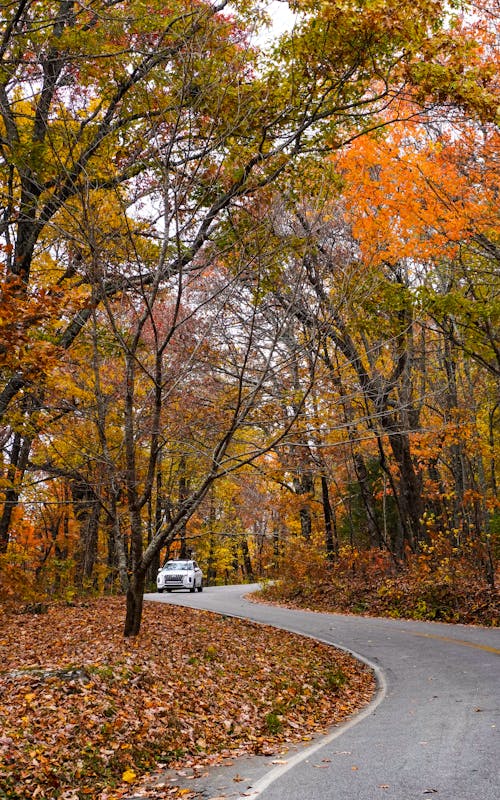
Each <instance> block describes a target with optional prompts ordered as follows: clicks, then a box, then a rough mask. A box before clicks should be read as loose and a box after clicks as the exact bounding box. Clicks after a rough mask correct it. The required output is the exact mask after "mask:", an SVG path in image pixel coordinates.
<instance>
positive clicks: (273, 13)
mask: <svg viewBox="0 0 500 800" xmlns="http://www.w3.org/2000/svg"><path fill="white" fill-rule="evenodd" d="M268 13H269V16H270V17H272V20H273V28H272V33H273V35H274V36H279V34H280V33H283V31H286V30H289V29H290V28H292V27H293V23H294V20H295V14H294V13H293V11H290V9H289V7H288V3H286V2H283V0H271V2H270V3H269V4H268Z"/></svg>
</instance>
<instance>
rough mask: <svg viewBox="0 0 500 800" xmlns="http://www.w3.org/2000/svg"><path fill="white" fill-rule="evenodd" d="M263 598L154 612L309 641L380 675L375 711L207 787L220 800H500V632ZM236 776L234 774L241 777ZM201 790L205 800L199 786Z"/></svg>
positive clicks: (217, 590) (220, 591)
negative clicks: (342, 652) (222, 618)
mask: <svg viewBox="0 0 500 800" xmlns="http://www.w3.org/2000/svg"><path fill="white" fill-rule="evenodd" d="M255 588H257V587H256V586H227V587H211V588H207V589H205V591H204V592H203V594H196V595H193V594H185V593H173V594H168V595H163V594H150V595H147V596H146V599H147V600H152V601H155V602H166V603H174V604H178V605H185V606H190V607H193V608H203V609H206V610H209V611H214V612H217V613H222V614H228V615H235V616H238V617H243V618H245V619H250V620H255V621H257V622H263V623H266V624H268V625H273V626H276V627H278V628H285V629H286V630H290V631H294V632H296V633H300V634H306V635H308V636H312V637H314V638H317V639H320V640H322V641H324V642H329V643H331V644H335V645H338V646H340V647H343V648H344V649H347V650H350V651H352V652H353V653H355V654H356V655H358V656H361V657H362V658H363V659H364V660H366V661H368V662H369V663H370V664H371V665H372V666H373V667H374V668H375V670H376V673H377V676H378V680H379V692H378V694H377V696H376V698H375V699H374V701H373V703H372V704H371V706H370V707H369V708H368V709H367V710H365V711H364V712H362V713H361V714H360V715H358V716H356V717H354V718H352V719H351V720H350V721H349V722H348V723H346V724H344V725H343V726H340V727H339V728H338V729H334V730H333V731H332V733H331V734H330V735H329V736H327V737H325V738H323V739H321V740H318V741H317V742H316V743H315V744H314V745H313V746H312V747H309V748H302V749H299V750H298V751H296V752H295V753H292V754H291V755H290V756H289V757H288V756H285V757H284V758H283V759H281V760H283V761H286V763H284V764H283V763H282V764H278V765H276V764H275V765H274V766H273V764H272V762H271V763H269V759H267V760H266V759H256V760H252V761H250V760H249V761H247V762H245V763H244V766H243V767H241V766H240V771H241V769H243V770H244V772H243V773H241V776H238V778H237V780H240V777H243V778H244V781H241V783H237V784H235V783H234V780H235V779H234V777H233V778H232V779H231V778H228V777H226V780H225V781H224V777H223V776H222V775H221V774H218V775H217V776H216V778H215V779H214V778H213V776H212V778H211V779H210V780H205V784H204V785H203V786H200V787H199V790H200V793H201V796H203V797H206V798H211V797H215V796H217V800H218V799H219V797H221V798H222V797H224V798H229V797H241V796H247V797H248V796H250V797H261V798H262V800H285V799H286V800H377V799H378V798H380V799H381V800H425V798H426V797H435V798H436V800H499V798H500V658H499V656H500V630H499V629H487V628H480V627H469V626H465V625H444V624H439V623H425V622H412V621H403V620H390V619H381V618H366V617H354V616H345V615H340V614H320V613H314V612H307V611H294V610H289V609H286V608H280V607H276V606H268V605H262V604H258V603H251V602H248V601H247V600H245V599H244V594H247V593H248V592H249V591H251V590H252V589H255ZM233 775H234V771H233ZM191 786H192V787H193V788H194V786H193V783H191Z"/></svg>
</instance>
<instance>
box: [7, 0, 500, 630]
mask: <svg viewBox="0 0 500 800" xmlns="http://www.w3.org/2000/svg"><path fill="white" fill-rule="evenodd" d="M289 6H290V9H291V10H292V11H293V14H294V23H293V26H291V27H290V29H289V30H288V31H287V32H285V33H283V34H281V35H280V36H279V37H273V36H269V26H270V23H271V21H272V20H271V17H270V16H269V13H268V11H266V4H265V3H259V2H254V0H235V1H234V2H232V3H231V4H230V5H229V3H228V2H227V1H226V0H219V2H217V0H172V2H170V3H166V2H164V0H90V1H89V2H88V3H80V2H73V0H15V2H6V3H4V4H3V5H2V9H1V16H0V256H1V275H0V446H1V461H0V600H1V601H2V602H5V603H9V602H11V601H16V602H19V600H21V601H22V602H24V603H26V604H33V603H36V602H40V601H50V600H65V601H68V602H71V601H72V600H74V598H75V597H79V596H82V595H90V596H92V597H95V596H100V595H108V594H122V595H124V596H126V618H125V619H124V633H125V635H126V636H135V635H137V634H138V632H139V630H140V625H141V616H142V607H143V595H144V592H145V591H148V590H151V589H152V588H154V586H155V577H156V573H157V570H158V567H159V566H160V564H161V563H163V561H164V559H165V558H166V557H169V556H180V557H187V556H188V555H194V556H195V557H196V559H197V560H198V561H199V563H200V565H201V566H202V568H203V571H204V574H205V579H206V582H207V583H208V584H223V583H240V582H250V581H253V580H259V581H263V582H264V583H265V584H269V586H268V590H267V591H268V593H269V594H270V595H272V596H275V597H281V598H288V599H289V600H294V599H295V600H296V601H297V602H300V603H302V604H306V605H307V604H309V605H314V604H315V603H320V604H321V603H323V604H327V605H329V606H330V607H332V608H337V609H340V610H346V609H347V610H354V611H357V612H358V613H364V612H367V611H369V610H372V611H378V612H380V613H390V614H391V615H394V616H398V615H400V616H404V615H405V614H410V615H412V616H416V617H417V618H422V619H424V618H429V619H445V620H448V621H476V622H477V621H479V622H482V623H485V624H499V621H500V619H499V607H498V595H497V594H496V581H497V582H498V570H497V563H498V556H499V552H500V512H499V498H498V482H499V473H498V469H499V466H498V461H499V458H498V435H499V434H498V421H499V418H500V397H499V393H498V385H499V384H498V378H499V374H500V336H499V310H500V280H499V271H498V266H499V262H500V238H499V233H498V231H499V226H498V221H499V220H498V216H499V215H498V198H499V191H500V184H499V169H498V167H499V162H498V153H499V149H498V144H499V129H498V122H499V116H498V114H499V93H498V88H499V85H498V84H499V82H498V76H499V74H500V73H499V69H498V20H499V9H498V5H496V4H495V3H494V2H488V0H476V2H473V3H468V2H460V1H459V0H456V2H455V1H454V0H450V1H443V0H411V2H410V0H398V2H394V0H342V1H340V0H327V2H319V0H290V3H289ZM266 31H267V34H266ZM276 580H278V582H277V583H274V581H276Z"/></svg>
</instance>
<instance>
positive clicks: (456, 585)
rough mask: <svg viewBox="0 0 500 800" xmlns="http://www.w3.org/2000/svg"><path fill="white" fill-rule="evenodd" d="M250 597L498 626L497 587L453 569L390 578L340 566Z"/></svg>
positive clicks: (290, 577)
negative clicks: (445, 571) (443, 572)
mask: <svg viewBox="0 0 500 800" xmlns="http://www.w3.org/2000/svg"><path fill="white" fill-rule="evenodd" d="M498 585H500V574H499V575H497V577H496V586H498ZM252 599H253V600H255V601H257V602H259V600H260V601H264V602H271V603H277V604H280V605H285V606H287V607H288V608H301V609H308V610H311V611H326V612H330V613H337V614H357V615H362V616H373V617H392V618H394V619H417V620H426V621H429V622H449V623H455V624H456V623H461V624H465V625H485V626H492V627H498V626H500V593H499V591H498V589H496V588H493V587H491V586H489V585H488V584H487V583H486V581H485V580H484V579H481V578H480V577H478V575H477V574H474V573H473V572H472V571H468V572H466V571H463V572H456V573H454V572H453V570H452V569H450V568H448V569H447V573H446V574H445V575H442V574H440V573H439V572H438V571H435V572H432V571H428V572H424V573H423V574H422V572H421V571H419V570H415V569H407V570H403V571H401V572H399V573H396V574H394V573H393V574H391V573H389V572H387V571H386V570H384V569H382V570H380V571H378V570H377V569H374V568H373V564H370V563H366V564H361V566H360V565H355V568H354V569H353V568H352V565H346V564H345V563H339V564H336V565H335V566H334V568H332V569H331V570H330V571H328V570H327V569H326V568H324V567H323V569H322V570H321V569H318V570H317V571H316V574H315V575H303V576H301V578H299V579H297V577H296V576H293V575H288V576H287V578H286V580H284V581H274V582H269V583H267V584H265V585H264V587H263V589H262V591H261V592H260V593H259V594H254V595H252Z"/></svg>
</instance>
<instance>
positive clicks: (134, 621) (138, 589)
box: [123, 571, 146, 637]
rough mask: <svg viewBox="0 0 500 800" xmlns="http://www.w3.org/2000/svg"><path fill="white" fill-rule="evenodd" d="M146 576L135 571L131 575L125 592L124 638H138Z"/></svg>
mask: <svg viewBox="0 0 500 800" xmlns="http://www.w3.org/2000/svg"><path fill="white" fill-rule="evenodd" d="M145 579H146V575H145V573H144V572H142V571H137V572H136V574H135V575H132V577H131V580H130V585H129V588H128V590H127V612H126V615H125V628H124V631H123V633H124V636H127V637H128V636H138V634H139V631H140V629H141V621H142V608H143V603H144V586H145V582H146V581H145Z"/></svg>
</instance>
